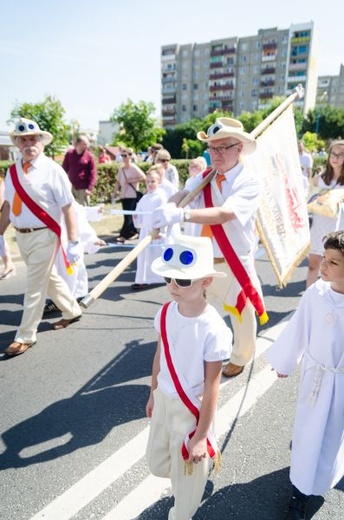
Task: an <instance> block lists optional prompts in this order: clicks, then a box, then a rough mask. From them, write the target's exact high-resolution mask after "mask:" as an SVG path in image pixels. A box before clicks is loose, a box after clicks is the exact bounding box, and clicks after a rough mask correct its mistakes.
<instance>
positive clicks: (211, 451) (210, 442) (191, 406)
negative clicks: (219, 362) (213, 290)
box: [160, 302, 218, 461]
mask: <svg viewBox="0 0 344 520" xmlns="http://www.w3.org/2000/svg"><path fill="white" fill-rule="evenodd" d="M170 303H171V302H168V303H165V304H164V305H163V307H162V310H161V317H160V329H161V339H162V342H163V347H164V354H165V359H166V363H167V367H168V369H169V371H170V375H171V378H172V381H173V383H174V386H175V388H176V390H177V392H178V395H179V397H180V399H181V401H182V402H183V403H184V404H185V406H186V407H187V408H188V410H190V412H191V413H192V415H193V416H194V417H195V420H196V426H197V424H198V421H199V410H200V405H199V406H197V404H196V399H194V400H193V401H192V400H191V399H190V398H189V397H188V395H187V391H186V390H185V389H184V388H183V387H182V384H181V382H180V380H179V377H178V374H177V372H176V369H175V367H174V365H173V360H172V356H171V352H170V347H169V343H168V339H167V332H166V314H167V309H168V307H169V305H170ZM195 432H196V429H195V430H193V431H192V432H191V433H189V434H188V435H187V436H186V437H185V439H184V442H183V445H182V448H181V452H182V457H183V459H184V460H185V461H187V460H188V458H189V451H188V448H187V445H188V442H189V440H190V439H192V437H193V436H194V434H195ZM207 451H208V455H209V457H210V458H211V459H214V458H215V457H216V456H217V455H218V453H217V448H216V441H215V439H213V438H211V437H210V438H209V437H207Z"/></svg>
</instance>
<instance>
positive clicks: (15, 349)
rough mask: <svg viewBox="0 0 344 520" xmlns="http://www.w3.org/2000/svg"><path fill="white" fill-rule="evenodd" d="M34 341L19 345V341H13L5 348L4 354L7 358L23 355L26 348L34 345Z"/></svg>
mask: <svg viewBox="0 0 344 520" xmlns="http://www.w3.org/2000/svg"><path fill="white" fill-rule="evenodd" d="M35 343H36V341H33V342H32V343H20V342H19V341H13V343H11V344H10V345H9V346H8V347H7V348H5V350H4V353H5V354H6V355H7V356H19V355H20V354H24V352H26V351H27V349H28V348H30V347H32V345H35Z"/></svg>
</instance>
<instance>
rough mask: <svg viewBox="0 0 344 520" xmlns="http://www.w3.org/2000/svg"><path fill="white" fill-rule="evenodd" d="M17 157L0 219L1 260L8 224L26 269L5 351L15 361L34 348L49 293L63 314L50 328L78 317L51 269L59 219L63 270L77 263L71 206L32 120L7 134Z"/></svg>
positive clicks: (63, 178)
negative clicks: (20, 305) (16, 321)
mask: <svg viewBox="0 0 344 520" xmlns="http://www.w3.org/2000/svg"><path fill="white" fill-rule="evenodd" d="M10 137H11V140H12V142H13V144H14V145H16V146H17V147H18V148H19V151H20V153H21V158H19V159H18V160H17V161H16V163H15V164H13V165H12V166H11V167H10V168H9V171H8V172H7V175H6V181H5V202H4V205H3V208H2V214H1V219H0V255H1V254H2V249H3V247H4V236H3V235H4V232H5V231H6V229H7V227H8V225H9V224H10V223H12V225H13V226H14V228H15V230H16V239H17V243H18V247H19V250H20V253H21V256H22V258H23V260H24V262H25V264H26V266H27V280H26V292H25V297H24V310H23V316H22V320H21V323H20V325H19V328H18V331H17V333H16V336H15V339H14V342H13V343H11V344H10V345H9V346H8V347H7V348H6V349H5V350H4V352H5V354H7V356H17V355H19V354H23V353H24V352H26V350H27V349H28V348H29V347H31V346H32V345H34V344H35V343H36V340H37V338H36V333H37V328H38V324H39V322H40V320H41V318H42V314H43V308H44V302H45V297H46V295H47V294H48V295H49V296H50V298H51V299H52V300H53V301H54V303H55V304H56V306H57V307H58V308H59V309H61V311H62V319H61V320H60V321H58V322H57V323H55V324H54V325H53V329H54V330H58V329H62V328H65V327H67V326H68V325H70V324H71V323H73V322H75V321H77V320H78V319H80V317H81V309H80V307H79V305H78V302H77V301H76V300H75V298H74V297H73V296H72V294H71V293H70V291H69V289H68V286H67V284H66V283H65V282H64V280H63V279H62V278H61V277H60V276H59V275H58V274H57V272H56V267H55V266H54V259H55V255H56V252H57V250H58V248H59V247H62V245H61V226H60V223H61V219H62V218H64V220H65V223H66V228H67V236H68V246H67V249H66V252H65V251H63V252H64V258H65V265H66V269H68V270H70V269H72V265H71V264H73V263H74V264H75V263H77V262H78V260H79V258H80V254H81V253H80V246H79V244H78V240H77V230H76V222H75V214H74V209H73V208H72V202H73V201H74V198H73V195H72V193H71V186H70V183H69V180H68V177H67V174H66V172H65V171H64V170H63V169H62V168H61V166H59V165H58V164H57V163H55V162H54V161H53V160H52V159H49V158H48V157H47V156H46V155H45V154H44V147H45V145H47V144H49V143H50V142H51V141H52V139H53V136H52V135H51V134H50V133H49V132H45V131H43V130H41V129H40V128H39V126H38V124H37V123H36V122H35V121H32V120H30V119H25V118H21V119H20V120H19V121H18V123H17V124H16V125H15V129H14V131H13V132H11V133H10Z"/></svg>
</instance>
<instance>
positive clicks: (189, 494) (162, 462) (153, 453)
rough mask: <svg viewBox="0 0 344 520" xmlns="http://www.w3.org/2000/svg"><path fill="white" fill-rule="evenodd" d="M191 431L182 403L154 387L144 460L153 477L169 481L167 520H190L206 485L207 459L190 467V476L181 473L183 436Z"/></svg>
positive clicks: (191, 419) (192, 423) (191, 421)
mask: <svg viewBox="0 0 344 520" xmlns="http://www.w3.org/2000/svg"><path fill="white" fill-rule="evenodd" d="M194 429H195V418H194V416H193V415H192V413H191V412H190V411H189V410H188V409H187V407H186V406H185V404H183V403H182V401H181V400H180V399H171V398H170V397H168V396H167V395H165V394H164V393H163V392H162V391H161V390H160V389H159V388H157V389H156V390H155V391H154V407H153V415H152V419H151V426H150V432H149V438H148V444H147V450H146V457H147V462H148V466H149V469H150V471H151V472H152V473H153V475H155V476H157V477H164V478H170V479H171V484H172V493H173V496H174V506H173V508H172V509H171V510H170V513H169V520H190V519H191V517H192V516H193V515H194V514H195V513H196V511H197V509H198V507H199V505H200V503H201V501H202V496H203V493H204V488H205V485H206V483H207V479H208V473H209V468H210V459H209V458H208V457H207V458H206V459H203V460H202V461H201V462H199V463H198V464H193V475H185V474H184V460H183V457H182V454H181V448H182V445H183V441H184V439H185V437H186V435H187V434H188V433H190V432H192V431H193V430H194Z"/></svg>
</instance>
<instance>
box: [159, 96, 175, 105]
mask: <svg viewBox="0 0 344 520" xmlns="http://www.w3.org/2000/svg"><path fill="white" fill-rule="evenodd" d="M161 103H162V104H163V105H170V104H171V103H176V96H171V97H169V98H167V97H166V98H162V100H161Z"/></svg>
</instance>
